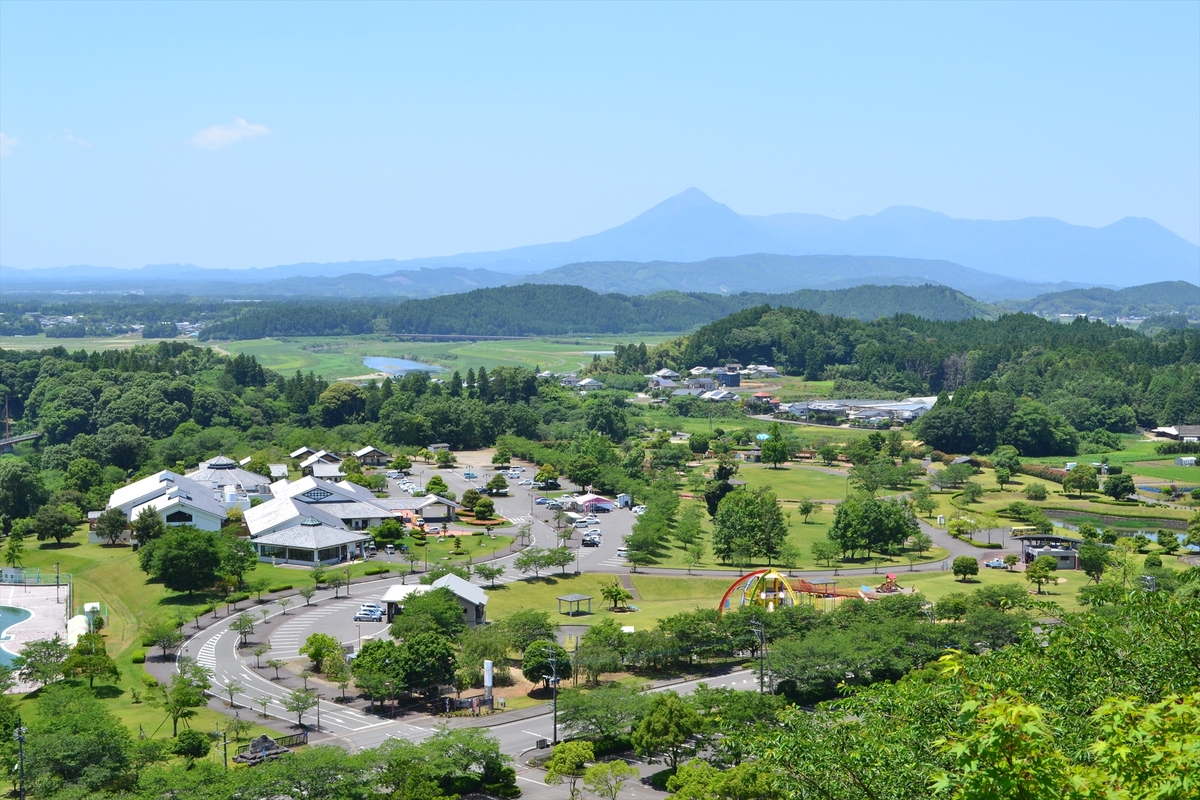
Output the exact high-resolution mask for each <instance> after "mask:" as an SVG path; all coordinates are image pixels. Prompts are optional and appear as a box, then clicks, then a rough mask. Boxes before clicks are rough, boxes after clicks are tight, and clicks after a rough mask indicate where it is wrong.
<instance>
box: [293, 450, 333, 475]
mask: <svg viewBox="0 0 1200 800" xmlns="http://www.w3.org/2000/svg"><path fill="white" fill-rule="evenodd" d="M340 463H342V459H341V458H340V457H338V456H336V455H334V454H333V453H330V452H328V451H326V450H318V451H317V452H315V453H313V454H312V455H310V456H309V457H308V458H306V459H304V460H303V461H301V462H300V471H301V472H304V470H306V469H309V470H310V469H311V468H312V466H313V465H314V464H340ZM304 474H306V475H307V474H308V473H307V472H305V473H304Z"/></svg>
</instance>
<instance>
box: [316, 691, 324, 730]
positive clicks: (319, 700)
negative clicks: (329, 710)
mask: <svg viewBox="0 0 1200 800" xmlns="http://www.w3.org/2000/svg"><path fill="white" fill-rule="evenodd" d="M322 697H324V695H317V733H320V732H321V698H322Z"/></svg>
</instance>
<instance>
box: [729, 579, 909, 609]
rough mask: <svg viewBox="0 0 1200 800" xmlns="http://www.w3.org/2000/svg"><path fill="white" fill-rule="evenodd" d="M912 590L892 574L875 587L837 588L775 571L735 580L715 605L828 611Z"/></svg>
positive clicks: (831, 583) (732, 607) (730, 607)
mask: <svg viewBox="0 0 1200 800" xmlns="http://www.w3.org/2000/svg"><path fill="white" fill-rule="evenodd" d="M913 591H914V590H913V589H911V588H907V589H906V588H904V587H902V586H900V584H899V583H898V582H897V580H896V576H895V575H894V574H889V575H887V576H886V577H885V578H884V581H883V583H881V584H879V585H878V586H874V587H872V586H868V585H865V584H864V585H862V586H859V587H858V588H852V587H851V588H848V587H839V586H838V585H837V582H836V581H832V580H831V581H828V582H824V583H813V582H810V581H807V580H805V579H804V578H788V577H787V576H785V575H783V574H781V573H779V572H777V571H776V570H774V569H760V570H755V571H754V572H748V573H746V574H745V575H743V576H741V577H740V578H738V579H737V580H736V581H734V582H733V583H732V584H731V585H730V587H729V588H728V589H727V590H726V591H725V594H724V596H722V597H721V602H720V604H719V605H718V606H717V608H718V610H719V611H720V612H721V613H722V614H723V613H725V612H726V611H729V610H731V609H741V608H745V607H747V606H758V607H760V608H765V609H766V610H767V611H774V610H775V609H777V608H780V607H782V606H809V607H811V608H815V609H819V610H822V611H828V610H830V609H832V608H833V607H834V606H836V605H837V604H838V603H840V602H842V601H843V600H846V599H847V598H851V597H853V598H858V599H860V600H877V599H879V598H880V597H884V596H887V595H894V594H911V593H912V592H913Z"/></svg>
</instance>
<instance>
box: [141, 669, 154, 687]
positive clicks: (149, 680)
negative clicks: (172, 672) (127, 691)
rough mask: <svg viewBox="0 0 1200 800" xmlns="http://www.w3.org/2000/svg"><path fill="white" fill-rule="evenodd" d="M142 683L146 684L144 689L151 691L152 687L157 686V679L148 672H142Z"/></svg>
mask: <svg viewBox="0 0 1200 800" xmlns="http://www.w3.org/2000/svg"><path fill="white" fill-rule="evenodd" d="M142 683H144V684H146V688H148V689H153V688H154V687H156V686H158V679H157V678H155V677H154V676H153V675H151V674H150V673H149V672H143V673H142Z"/></svg>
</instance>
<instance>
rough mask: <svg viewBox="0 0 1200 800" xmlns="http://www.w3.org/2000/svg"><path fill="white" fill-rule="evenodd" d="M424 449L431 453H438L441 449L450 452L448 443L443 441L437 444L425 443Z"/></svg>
mask: <svg viewBox="0 0 1200 800" xmlns="http://www.w3.org/2000/svg"><path fill="white" fill-rule="evenodd" d="M425 449H426V450H428V451H429V452H431V453H440V452H442V451H443V450H445V451H446V452H450V445H448V444H446V443H445V442H438V443H437V444H427V445H425Z"/></svg>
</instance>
